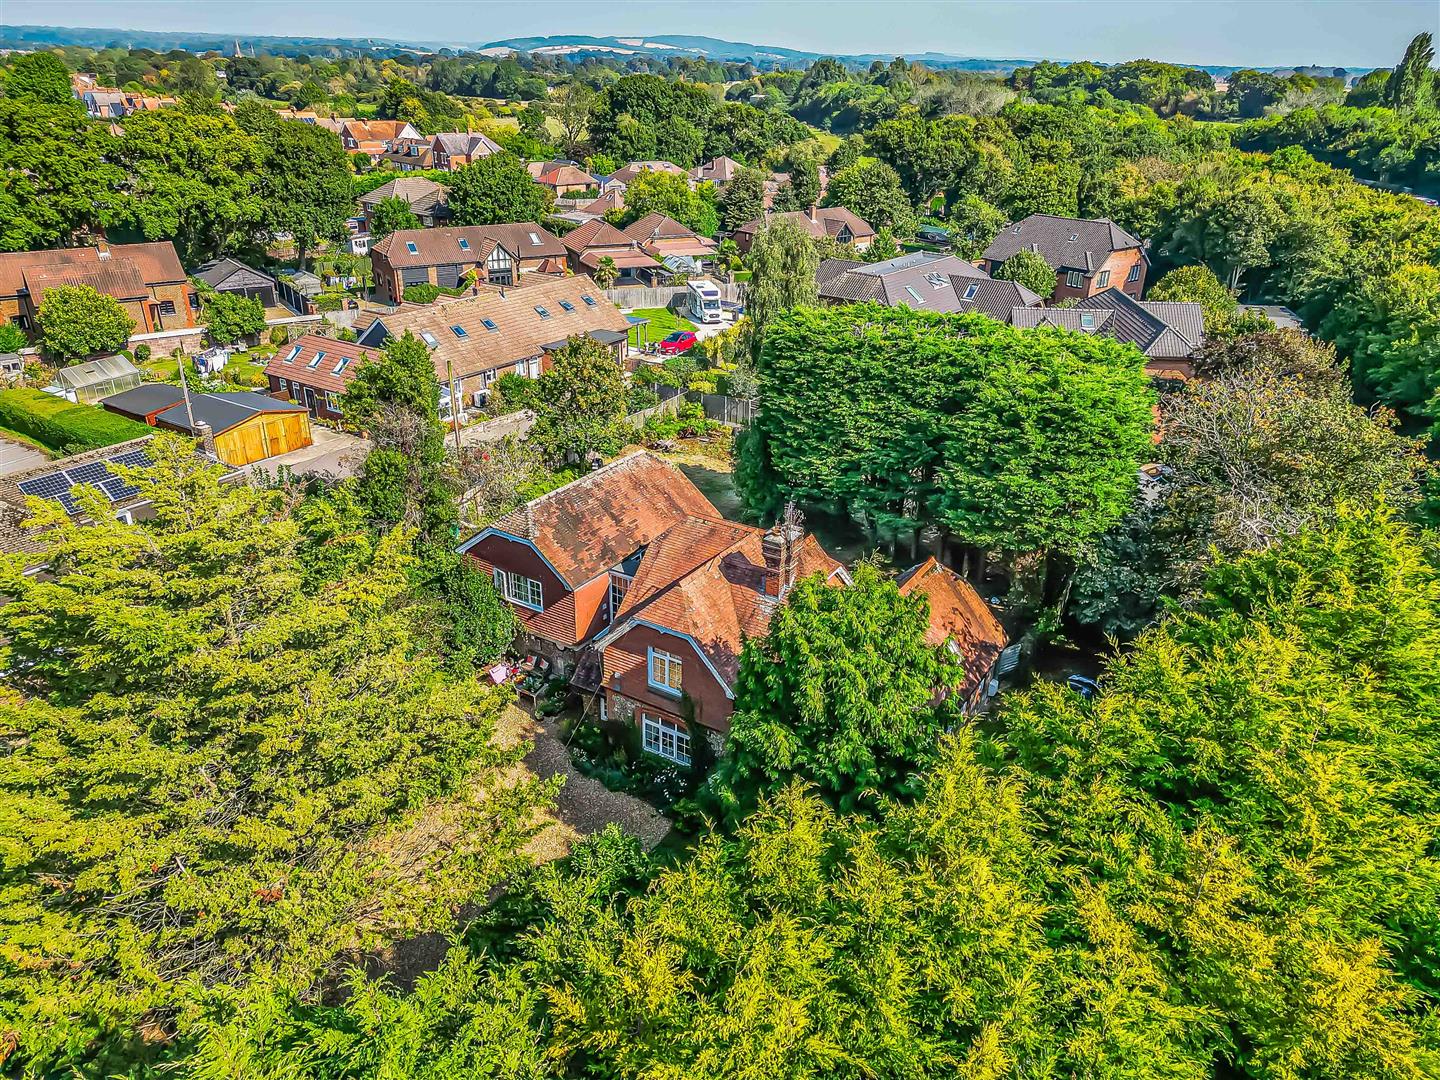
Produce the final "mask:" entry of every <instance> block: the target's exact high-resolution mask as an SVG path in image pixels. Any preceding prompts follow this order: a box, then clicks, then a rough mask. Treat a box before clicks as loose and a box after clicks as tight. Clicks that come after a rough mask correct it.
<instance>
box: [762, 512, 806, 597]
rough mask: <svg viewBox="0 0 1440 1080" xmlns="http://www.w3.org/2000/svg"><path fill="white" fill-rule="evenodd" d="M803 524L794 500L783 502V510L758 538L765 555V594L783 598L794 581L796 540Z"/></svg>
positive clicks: (802, 532)
mask: <svg viewBox="0 0 1440 1080" xmlns="http://www.w3.org/2000/svg"><path fill="white" fill-rule="evenodd" d="M804 539H805V527H804V523H803V519H802V518H801V516H800V511H799V510H797V509H796V508H795V504H794V503H793V502H792V503H787V504H786V506H785V511H784V513H782V514H781V515H780V520H779V521H777V522H776V523H775V524H774V525H773V526H772V527H771V529H770V531H769V532H767V533H766V534H765V536H764V538H763V539H762V540H761V541H760V552H761V554H762V555H763V556H764V558H765V586H764V587H765V595H766V596H774V597H776V598H778V599H783V598H784V597H785V594H786V593H788V592H789V591H790V586H792V585H794V584H795V570H796V566H797V564H798V563H799V561H800V543H801V541H802V540H804Z"/></svg>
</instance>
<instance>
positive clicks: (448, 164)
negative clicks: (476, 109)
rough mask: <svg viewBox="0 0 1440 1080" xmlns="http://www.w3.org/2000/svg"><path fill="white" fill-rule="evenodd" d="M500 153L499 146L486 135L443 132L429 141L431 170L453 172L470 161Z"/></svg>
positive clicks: (465, 132)
mask: <svg viewBox="0 0 1440 1080" xmlns="http://www.w3.org/2000/svg"><path fill="white" fill-rule="evenodd" d="M498 153H500V144H499V143H497V142H496V141H495V140H494V139H492V138H490V137H489V136H488V135H481V134H479V133H472V132H468V131H444V132H441V133H440V134H439V135H435V136H432V137H431V139H430V160H431V165H432V167H433V168H436V169H445V170H446V171H448V172H454V171H455V170H456V169H463V168H464V167H465V166H466V165H469V164H470V163H471V162H472V161H478V160H479V159H480V158H482V157H489V156H490V155H491V154H498Z"/></svg>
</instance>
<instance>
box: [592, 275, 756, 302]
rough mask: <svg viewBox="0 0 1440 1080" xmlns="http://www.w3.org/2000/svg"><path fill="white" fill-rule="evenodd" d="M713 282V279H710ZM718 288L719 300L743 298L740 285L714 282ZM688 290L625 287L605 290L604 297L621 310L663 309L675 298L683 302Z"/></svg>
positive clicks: (672, 287) (743, 287) (678, 288)
mask: <svg viewBox="0 0 1440 1080" xmlns="http://www.w3.org/2000/svg"><path fill="white" fill-rule="evenodd" d="M712 280H713V279H712ZM715 284H716V285H718V286H719V288H720V299H721V300H724V301H729V302H730V303H739V302H740V301H741V299H742V298H743V296H744V293H745V286H744V284H742V283H733V282H724V281H718V282H715ZM689 291H690V290H688V289H687V288H685V286H684V285H670V286H666V287H665V288H660V289H641V288H638V287H628V286H627V287H626V288H622V289H606V290H605V297H606V299H608V300H609V301H610V302H611V303H612V304H615V305H617V306H619V307H622V308H627V309H631V308H663V307H669V306H670V303H671V301H672V300H675V298H676V297H680V298H681V303H683V302H684V298H685V296H686V295H687V294H688V293H689Z"/></svg>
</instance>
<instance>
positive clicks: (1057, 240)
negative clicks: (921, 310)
mask: <svg viewBox="0 0 1440 1080" xmlns="http://www.w3.org/2000/svg"><path fill="white" fill-rule="evenodd" d="M1020 251H1033V252H1035V253H1036V254H1038V255H1040V256H1041V257H1042V258H1044V260H1045V261H1046V262H1047V263H1049V264H1050V267H1051V269H1053V270H1054V271H1055V290H1054V292H1053V293H1051V295H1050V296H1047V297H1046V298H1045V299H1046V300H1047V301H1052V300H1053V301H1059V300H1077V299H1081V298H1083V297H1087V296H1094V295H1095V294H1096V293H1099V292H1102V291H1103V290H1105V289H1111V288H1114V289H1119V290H1121V291H1122V292H1124V293H1126V294H1127V295H1129V296H1130V297H1131V299H1134V300H1139V299H1140V294H1141V292H1142V291H1143V290H1144V288H1145V271H1146V268H1147V267H1148V266H1149V265H1150V260H1149V257H1148V256H1147V255H1146V254H1145V245H1144V244H1142V243H1141V242H1140V241H1139V240H1137V239H1136V238H1135V237H1133V236H1131V235H1130V234H1129V233H1128V232H1126V231H1125V230H1124V229H1122V228H1120V226H1119V225H1116V224H1115V223H1114V222H1113V221H1111V220H1110V219H1109V218H1100V219H1098V220H1095V221H1086V220H1083V219H1081V218H1067V217H1055V216H1053V215H1051V214H1031V215H1030V216H1029V217H1027V218H1023V219H1021V220H1020V221H1017V222H1014V223H1013V224H1010V225H1007V226H1005V228H1004V229H1003V230H1001V232H1000V234H999V235H998V236H996V237H995V239H994V240H992V241H991V242H990V246H989V247H987V248H986V249H985V252H984V254H983V255H981V256H980V268H981V269H982V270H984V271H985V272H986V273H987V274H990V275H992V276H993V275H994V273H995V271H996V270H998V269H999V268H1000V264H1001V263H1003V262H1004V261H1005V260H1006V259H1008V258H1010V256H1012V255H1014V254H1016V253H1017V252H1020Z"/></svg>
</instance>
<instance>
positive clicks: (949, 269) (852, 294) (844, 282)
mask: <svg viewBox="0 0 1440 1080" xmlns="http://www.w3.org/2000/svg"><path fill="white" fill-rule="evenodd" d="M815 279H816V284H817V285H818V287H819V293H820V299H822V300H824V301H827V302H829V303H835V304H849V303H854V302H856V301H860V300H876V301H879V302H880V303H882V304H885V305H887V306H891V307H894V306H896V305H901V304H903V305H904V306H906V307H912V308H915V309H916V310H917V311H935V312H940V313H942V314H951V313H954V312H967V311H978V312H980V313H981V314H984V315H989V316H990V317H991V318H992V319H997V320H999V321H1000V322H1008V321H1010V313H1011V312H1012V311H1013V310H1014V309H1015V308H1026V307H1031V306H1034V305H1038V304H1040V303H1041V300H1040V297H1038V296H1036V295H1035V294H1034V293H1033V292H1031V291H1030V290H1029V289H1027V288H1025V286H1024V285H1020V284H1018V283H1016V282H1014V281H996V280H994V279H992V278H991V277H990V276H989V275H988V274H986V273H985V271H983V270H979V269H976V267H975V265H974V264H973V263H968V262H966V261H965V260H964V259H960V258H956V257H955V256H953V255H940V254H937V253H935V252H929V251H913V252H911V253H909V254H908V255H901V256H899V257H897V258H894V259H887V260H886V261H885V262H878V263H866V262H860V261H858V260H855V259H826V260H825V261H824V262H822V263H821V264H820V267H819V269H818V270H817V271H816V274H815Z"/></svg>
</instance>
